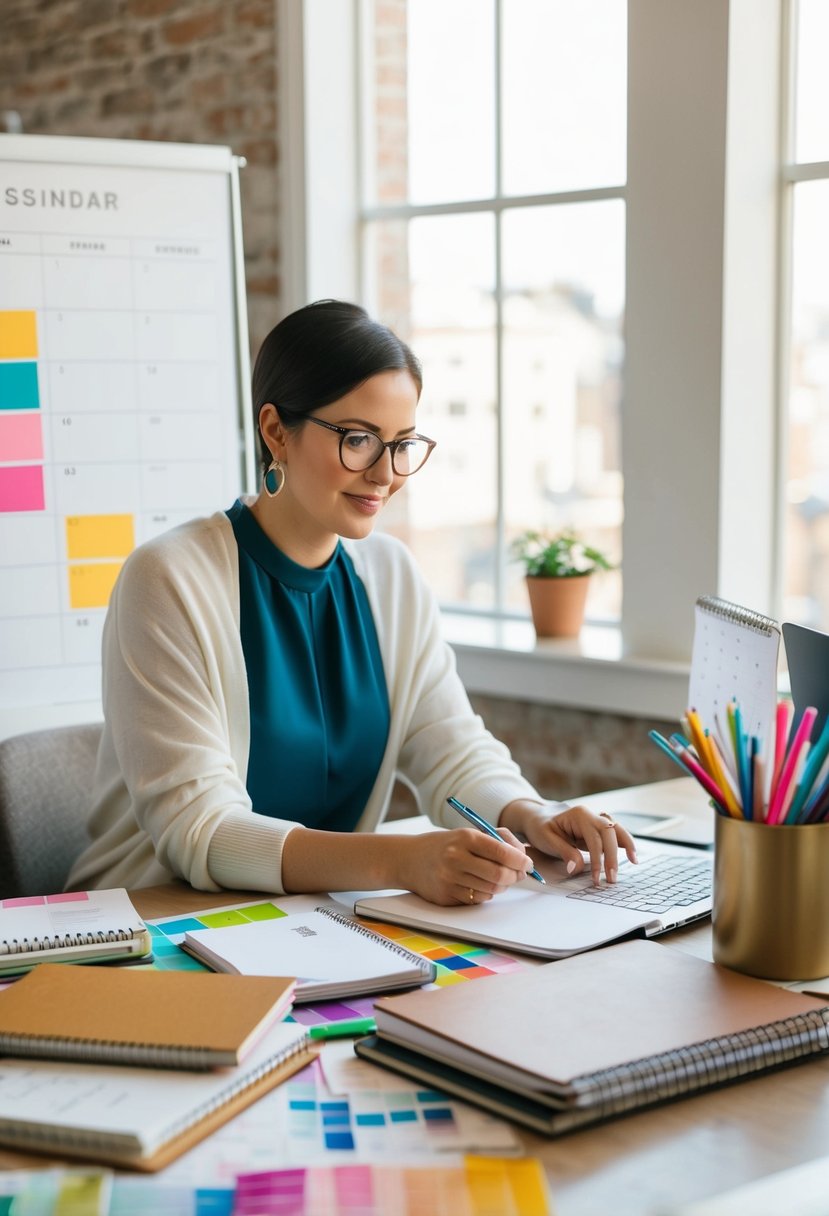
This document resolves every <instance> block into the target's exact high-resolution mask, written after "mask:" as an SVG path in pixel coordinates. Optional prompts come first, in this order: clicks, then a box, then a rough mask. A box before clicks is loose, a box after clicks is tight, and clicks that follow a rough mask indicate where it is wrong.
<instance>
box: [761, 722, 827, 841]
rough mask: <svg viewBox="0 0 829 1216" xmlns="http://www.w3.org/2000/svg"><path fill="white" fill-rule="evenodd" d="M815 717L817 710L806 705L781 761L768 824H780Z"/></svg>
mask: <svg viewBox="0 0 829 1216" xmlns="http://www.w3.org/2000/svg"><path fill="white" fill-rule="evenodd" d="M816 717H817V710H816V709H815V707H814V706H813V705H807V707H806V708H805V709H804V711H803V715H802V717H801V719H800V722H799V724H798V727H797V730H796V731H795V733H794V738H793V739H792V741H791V743H790V744H789V748H788V751H787V753H786V758H785V760H784V761H783V767H782V769H781V770H780V780H779V781H778V782H777V789H776V790H775V792H774V797H773V798H772V800H771V804H770V805H769V813H768V819H767V822H768V823H780V820H781V816H782V810H783V804H784V802H786V801H787V800H788V798H789V795H790V793H791V787H792V784H793V782H794V780H795V773H796V770H797V763H798V760H799V759H800V753H801V751H802V750H803V747H804V745H805V744H806V743H807V742H808V740H809V735H810V733H811V730H812V726H813V725H814V721H815V718H816Z"/></svg>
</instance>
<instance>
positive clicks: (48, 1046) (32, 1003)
mask: <svg viewBox="0 0 829 1216" xmlns="http://www.w3.org/2000/svg"><path fill="white" fill-rule="evenodd" d="M295 986H296V981H295V980H294V979H293V978H292V977H276V976H274V977H267V978H266V977H264V976H230V975H210V974H208V973H206V972H188V971H136V970H134V969H133V968H116V967H111V966H108V967H85V966H82V965H81V966H76V967H66V966H64V965H63V964H62V963H43V964H41V965H40V966H39V967H36V968H35V969H34V970H33V971H30V972H29V974H28V975H25V976H24V977H23V978H22V979H20V980H18V981H17V983H16V984H14V985H13V987H11V988H9V989H8V991H7V992H5V993H3V995H2V999H1V1000H0V1055H15V1056H27V1057H39V1058H45V1059H58V1060H81V1061H86V1062H87V1063H108V1064H140V1065H148V1066H154V1067H161V1068H193V1069H204V1068H212V1067H217V1066H220V1065H233V1064H238V1063H240V1061H241V1060H243V1059H244V1057H245V1056H246V1054H247V1053H248V1052H249V1051H250V1050H251V1048H252V1047H253V1046H254V1044H255V1043H256V1042H258V1040H259V1039H260V1038H261V1037H262V1035H263V1034H264V1033H265V1032H266V1031H267V1030H268V1028H269V1027H270V1026H272V1025H273V1024H274V1022H277V1021H279V1020H280V1019H282V1018H284V1017H285V1016H286V1014H288V1013H289V1012H290V1009H291V1003H292V1000H293V994H294V989H295Z"/></svg>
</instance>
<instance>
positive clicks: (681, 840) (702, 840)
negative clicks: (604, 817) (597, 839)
mask: <svg viewBox="0 0 829 1216" xmlns="http://www.w3.org/2000/svg"><path fill="white" fill-rule="evenodd" d="M613 818H614V819H615V820H616V822H617V823H618V824H621V826H622V827H623V828H627V830H628V831H629V832H630V833H631V835H633V836H638V837H639V838H640V839H641V840H659V841H665V842H667V843H671V844H684V845H690V846H691V847H692V848H695V849H713V847H714V817H713V812H712V814H711V816H710V818H707V819H699V820H697V819H689V818H687V817H686V816H685V815H651V814H645V813H644V812H642V811H614V812H613Z"/></svg>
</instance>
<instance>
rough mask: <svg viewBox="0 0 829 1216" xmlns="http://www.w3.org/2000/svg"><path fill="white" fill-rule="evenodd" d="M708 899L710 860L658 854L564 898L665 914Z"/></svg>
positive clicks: (709, 893) (709, 894) (622, 867)
mask: <svg viewBox="0 0 829 1216" xmlns="http://www.w3.org/2000/svg"><path fill="white" fill-rule="evenodd" d="M710 896H711V862H710V861H704V860H702V859H700V860H699V861H697V860H696V859H695V858H693V857H670V856H668V855H667V854H665V853H660V854H658V855H657V856H654V857H646V858H643V859H642V861H641V862H640V863H639V865H638V866H634V865H630V864H627V865H624V866H621V867H620V869H619V878H618V880H617V882H615V883H613V884H607V883H603V884H602V886H600V887H592V886H591V887H584V888H583V889H582V890H580V891H573V892H572V894H570V895H568V896H567V898H568V899H586V900H589V901H590V902H591V903H598V904H614V905H616V906H617V907H621V908H630V909H632V910H633V911H635V912H666V911H667V910H668V908H675V907H683V908H684V907H688V906H689V905H690V904H695V903H697V901H698V900H700V899H707V898H710Z"/></svg>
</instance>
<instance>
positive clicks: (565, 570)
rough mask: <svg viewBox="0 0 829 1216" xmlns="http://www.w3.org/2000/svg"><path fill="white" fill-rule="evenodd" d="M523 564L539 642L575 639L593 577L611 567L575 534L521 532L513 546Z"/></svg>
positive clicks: (563, 532) (598, 552) (567, 530)
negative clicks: (540, 639) (551, 639)
mask: <svg viewBox="0 0 829 1216" xmlns="http://www.w3.org/2000/svg"><path fill="white" fill-rule="evenodd" d="M510 551H511V553H512V556H513V557H515V558H516V559H517V560H518V561H521V562H523V564H524V574H525V576H526V582H527V591H528V593H529V597H530V611H531V612H532V618H533V625H534V626H535V631H536V633H537V634H538V636H539V637H540V638H572V637H576V635H577V634H578V632H579V630H580V629H581V626H582V621H583V620H584V605H585V602H586V600H587V590H588V587H589V585H590V576H591V575H592V574H594V573H595V572H596V571H597V570H610V569H611V568H612V563H611V562H610V561H609V560H608V559H607V557H605V555H604V554H603V553H602V552H600V550H599V549H596V548H594V547H593V546H592V545H587V544H585V543H584V541H582V540H581V539H580V538H579V537H578V536H577V535H576V533H575V532H573V531H571V530H569V529H566V530H564V531H562V532H555V533H544V532H535V531H532V530H530V531H527V532H522V534H521V535H520V536H518V537H517V538H516V539H515V540H514V541H513V542H512V545H511V549H510Z"/></svg>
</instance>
